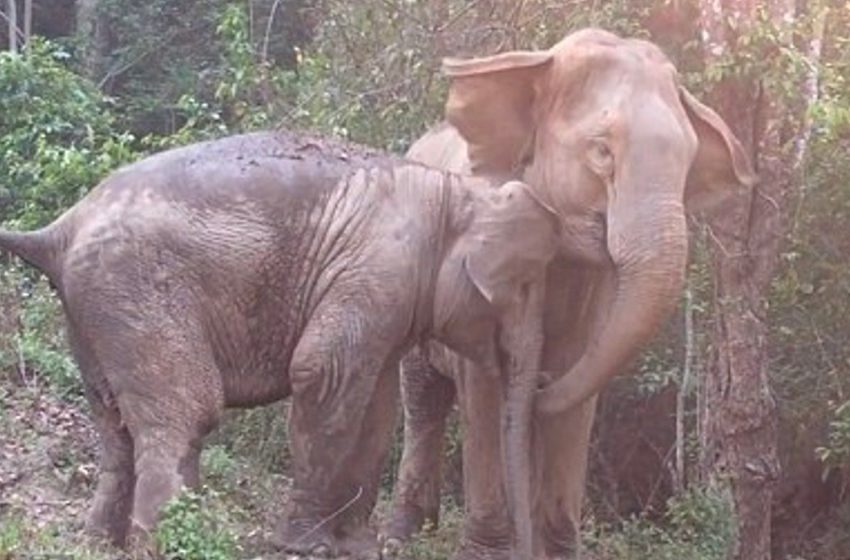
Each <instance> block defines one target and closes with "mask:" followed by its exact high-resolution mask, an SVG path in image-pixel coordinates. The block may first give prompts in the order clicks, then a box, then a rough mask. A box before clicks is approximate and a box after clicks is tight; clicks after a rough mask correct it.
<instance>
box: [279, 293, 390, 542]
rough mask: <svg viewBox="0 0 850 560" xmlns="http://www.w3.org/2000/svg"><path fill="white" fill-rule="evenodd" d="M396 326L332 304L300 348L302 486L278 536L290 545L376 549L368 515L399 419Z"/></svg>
mask: <svg viewBox="0 0 850 560" xmlns="http://www.w3.org/2000/svg"><path fill="white" fill-rule="evenodd" d="M354 327H356V328H354ZM397 328H398V327H397V326H395V325H381V326H379V325H376V324H374V322H370V321H369V315H367V314H365V313H362V312H360V311H359V310H357V309H356V308H351V307H350V306H347V307H345V308H342V307H337V306H330V305H329V306H324V308H322V307H320V308H319V309H318V310H317V312H316V313H315V314H314V315H313V317H312V318H311V320H310V322H309V324H308V325H307V328H306V329H305V331H304V333H303V335H302V337H301V339H300V341H299V343H298V345H297V347H296V349H295V352H294V355H293V358H292V362H291V366H290V378H291V381H292V391H293V402H292V409H291V416H290V424H289V427H290V434H291V445H292V455H293V464H294V484H293V490H292V493H291V496H290V501H289V503H288V504H287V512H286V516H285V518H284V520H283V522H282V524H281V526H280V528H279V529H278V531H277V535H276V541H277V544H278V545H279V546H281V547H283V548H284V549H285V550H287V551H288V552H290V553H296V554H308V555H327V554H331V555H346V554H349V555H352V557H353V558H375V557H377V540H376V538H375V535H374V532H373V531H372V530H371V528H370V527H369V525H368V522H369V516H370V514H371V512H372V509H373V507H374V505H375V501H376V499H377V493H378V486H379V482H380V471H381V466H382V465H383V463H384V459H385V457H386V454H387V451H388V449H389V445H390V442H391V435H392V433H391V431H392V428H393V424H394V419H395V407H396V400H397V395H398V385H397V383H398V381H397V376H398V374H397V372H396V371H394V368H392V367H391V366H393V365H395V364H396V363H397V360H398V357H397V356H393V350H394V347H395V343H394V341H395V339H396V338H397V335H395V334H393V333H394V329H397ZM395 332H397V331H395Z"/></svg>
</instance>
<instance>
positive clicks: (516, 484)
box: [502, 372, 537, 560]
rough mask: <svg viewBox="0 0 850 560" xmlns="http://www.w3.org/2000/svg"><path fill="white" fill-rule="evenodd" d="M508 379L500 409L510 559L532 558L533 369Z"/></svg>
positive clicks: (534, 385) (534, 383) (522, 559)
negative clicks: (510, 528)
mask: <svg viewBox="0 0 850 560" xmlns="http://www.w3.org/2000/svg"><path fill="white" fill-rule="evenodd" d="M519 373H520V374H519V375H511V376H510V378H509V379H508V383H507V388H506V392H505V400H504V404H503V406H504V409H503V411H502V459H503V460H502V465H503V466H504V469H505V481H506V490H507V492H506V496H507V500H508V509H509V511H510V515H511V519H512V523H513V531H514V554H513V556H512V557H511V560H533V550H532V530H531V422H532V405H533V400H534V391H535V389H536V387H537V376H536V375H529V374H530V373H536V372H519Z"/></svg>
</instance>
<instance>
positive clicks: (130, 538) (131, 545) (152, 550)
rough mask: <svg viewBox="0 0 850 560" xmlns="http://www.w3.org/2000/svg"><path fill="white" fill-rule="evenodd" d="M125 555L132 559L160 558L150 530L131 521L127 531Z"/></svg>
mask: <svg viewBox="0 0 850 560" xmlns="http://www.w3.org/2000/svg"><path fill="white" fill-rule="evenodd" d="M127 557H128V558H131V559H132V560H156V559H158V558H160V555H159V551H158V550H157V546H156V540H155V539H154V537H153V533H151V531H150V530H148V529H145V528H144V527H142V526H141V525H138V524H136V523H132V524H131V525H130V529H129V531H128V532H127Z"/></svg>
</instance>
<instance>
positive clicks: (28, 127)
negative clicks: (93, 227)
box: [0, 41, 137, 228]
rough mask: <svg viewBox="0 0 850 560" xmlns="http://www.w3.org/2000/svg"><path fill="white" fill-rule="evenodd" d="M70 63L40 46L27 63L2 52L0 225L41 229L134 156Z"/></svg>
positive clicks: (100, 99)
mask: <svg viewBox="0 0 850 560" xmlns="http://www.w3.org/2000/svg"><path fill="white" fill-rule="evenodd" d="M68 57H69V55H68V53H67V52H65V51H64V50H62V49H60V48H59V47H57V46H55V45H52V44H50V43H47V42H44V41H35V42H34V44H33V45H32V49H31V52H30V54H29V56H27V57H24V56H23V55H21V54H13V53H10V52H3V53H0V160H2V161H3V162H4V165H3V166H0V222H2V221H3V220H10V219H14V220H15V221H16V222H17V223H16V225H17V226H20V227H23V228H33V227H36V226H40V225H44V224H45V223H46V222H48V221H50V220H52V219H53V218H55V217H56V216H57V215H58V214H59V212H60V211H61V210H63V209H65V208H68V207H69V206H71V205H72V204H73V203H74V202H76V201H77V199H79V198H80V196H82V195H83V194H84V193H85V192H86V191H87V190H89V189H90V188H91V187H93V186H94V185H95V184H96V183H97V181H98V180H99V179H100V178H101V177H102V176H103V175H105V174H106V173H107V172H109V171H111V170H112V169H114V168H115V167H117V166H118V165H120V164H122V163H124V162H127V161H130V160H132V159H134V158H135V157H136V155H137V154H136V153H135V152H134V150H133V148H132V140H133V138H132V136H131V135H129V134H126V133H118V132H116V131H115V130H114V129H113V125H114V117H113V115H112V113H111V111H110V106H109V104H110V100H108V99H107V98H105V97H104V96H103V95H102V94H101V93H100V92H99V91H98V90H97V88H96V87H94V85H93V84H91V83H89V82H88V81H87V80H85V79H83V78H81V77H79V76H77V75H76V74H74V73H73V72H72V71H71V70H70V69H69V68H68V67H67V66H66V65H65V62H66V61H67V59H68Z"/></svg>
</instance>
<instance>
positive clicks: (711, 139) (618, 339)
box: [383, 29, 754, 560]
mask: <svg viewBox="0 0 850 560" xmlns="http://www.w3.org/2000/svg"><path fill="white" fill-rule="evenodd" d="M444 70H445V72H446V73H447V74H448V76H449V78H450V84H449V97H448V101H447V104H446V117H447V121H448V122H447V123H443V124H441V125H439V126H437V127H436V128H434V129H433V130H432V131H430V132H429V133H427V134H426V135H425V136H424V137H422V138H421V139H420V140H419V141H417V142H416V143H415V144H414V146H413V147H412V148H411V150H410V152H409V154H408V156H409V157H411V158H412V159H415V160H418V161H422V162H424V163H427V164H429V165H433V166H435V167H439V168H443V169H447V170H452V171H456V172H461V173H468V174H474V175H478V176H482V177H489V178H497V179H498V180H499V181H503V180H506V179H508V178H520V179H522V180H523V181H524V182H526V183H527V184H529V185H530V187H531V188H532V189H533V190H534V191H535V193H537V196H538V197H539V198H540V199H541V200H543V201H544V202H545V203H546V204H548V205H549V206H551V207H552V208H553V209H554V210H555V211H556V212H557V213H558V215H559V216H560V217H561V218H562V219H565V220H566V221H567V222H568V223H573V224H585V226H582V227H588V226H587V225H588V224H593V223H599V222H601V223H604V228H605V236H606V249H607V251H606V253H607V255H606V257H607V258H605V259H602V260H601V261H598V262H595V263H593V262H588V261H585V262H578V261H572V262H570V261H569V260H567V259H558V260H557V261H555V262H553V263H552V264H551V265H550V266H549V269H548V271H547V281H546V289H545V295H546V301H545V310H546V315H545V321H544V323H545V327H544V346H543V347H544V353H543V360H542V361H543V368H544V369H545V370H547V375H548V377H549V378H550V380H551V383H550V384H549V385H548V386H547V387H546V388H545V389H544V390H543V391H542V392H540V393H539V394H538V397H537V399H536V402H535V406H536V410H537V412H538V415H537V418H536V421H535V425H534V430H533V434H532V442H531V445H532V451H533V452H532V457H533V458H534V469H533V475H534V483H533V486H532V496H533V497H534V504H533V516H532V525H533V533H534V536H533V539H534V543H533V547H534V550H535V557H536V558H541V559H542V558H565V557H574V556H575V555H576V554H577V550H578V530H579V524H580V517H581V503H582V498H583V491H584V476H585V470H586V463H587V452H588V443H589V437H590V428H591V425H592V420H593V413H594V409H595V401H596V394H597V392H598V391H599V390H600V389H601V388H602V387H603V386H604V385H605V383H607V381H608V380H609V379H610V378H611V377H612V376H613V375H614V374H615V373H616V372H617V371H619V370H620V369H622V368H623V367H624V365H625V363H626V362H627V361H628V360H629V359H630V358H631V357H632V356H634V354H635V353H636V352H637V351H638V350H639V349H640V347H641V346H642V345H643V344H644V343H645V342H647V340H648V339H649V338H650V337H651V336H652V335H653V334H654V333H655V332H656V330H657V329H658V327H659V325H660V323H661V322H662V321H663V319H664V318H665V317H666V316H667V315H668V314H669V312H670V311H671V310H672V308H673V306H674V305H675V302H676V301H677V299H678V297H679V294H680V292H681V287H682V283H683V279H684V275H685V266H686V258H687V231H686V226H685V223H686V221H685V207H686V206H687V207H688V209H689V210H699V209H702V208H707V207H709V206H711V205H712V204H715V203H717V202H719V201H720V200H723V199H724V198H727V197H728V195H729V194H730V193H733V192H735V191H739V190H741V188H742V187H745V186H751V185H752V184H753V182H754V175H753V172H752V170H751V167H750V163H749V160H748V157H747V155H746V154H745V153H744V152H743V149H742V147H741V145H740V143H739V142H738V141H737V140H736V139H735V138H734V136H733V135H732V133H731V132H730V130H729V128H728V127H727V125H726V124H725V123H724V122H723V121H722V120H721V119H720V117H718V115H717V114H716V113H714V111H712V110H711V109H709V108H708V107H706V106H705V105H703V104H702V103H700V102H699V101H697V100H696V99H695V98H694V97H693V96H692V95H691V94H690V93H688V92H687V91H686V90H685V89H684V88H683V87H682V86H681V84H680V82H679V79H678V76H677V73H676V70H675V68H674V67H673V65H672V64H671V63H670V61H669V60H668V59H667V58H666V57H665V56H664V55H663V54H662V52H661V51H660V50H659V49H658V48H657V47H655V46H654V45H652V44H651V43H648V42H645V41H639V40H629V39H621V38H619V37H616V36H615V35H612V34H610V33H607V32H605V31H600V30H593V29H590V30H583V31H579V32H576V33H574V34H571V35H569V36H567V37H566V38H565V39H564V40H562V41H561V42H560V43H558V44H557V45H555V46H554V47H552V48H551V49H549V50H546V51H521V52H510V53H504V54H500V55H496V56H491V57H486V58H481V59H474V60H465V61H459V60H447V61H446V62H445V63H444ZM480 367H481V365H480V364H472V363H470V362H469V361H466V360H463V358H462V357H459V356H457V355H456V354H454V353H453V352H451V351H450V350H447V349H446V348H444V347H442V346H441V345H439V344H435V343H427V344H423V345H420V346H419V347H418V348H417V349H415V350H414V352H413V353H412V354H411V355H410V356H408V357H406V358H405V360H404V362H403V364H402V371H403V375H402V391H403V401H404V413H405V439H404V451H403V457H402V463H401V466H400V473H399V478H398V483H397V485H396V488H395V492H394V503H393V510H392V513H391V516H390V519H389V520H388V522H387V523H386V525H385V527H384V528H383V533H384V537H385V539H386V542H387V547H386V548H387V549H388V550H391V549H393V548H396V547H397V546H398V543H399V542H400V541H403V540H405V539H407V538H409V537H410V535H411V534H413V533H414V532H415V531H416V530H418V529H419V528H420V527H421V526H422V525H423V523H424V522H425V520H427V519H430V520H431V521H433V522H436V520H437V517H438V513H439V496H440V466H441V465H440V462H441V457H442V455H443V453H442V446H443V433H444V431H445V421H446V415H447V414H448V412H449V410H450V408H451V406H452V401H453V399H454V397H455V394H456V395H457V400H458V404H459V408H460V414H461V422H462V425H463V429H464V431H465V437H464V439H463V461H464V492H465V510H466V512H465V514H466V515H465V525H464V537H463V538H464V541H463V544H462V546H461V547H460V550H459V551H458V553H457V556H456V558H457V559H459V560H473V559H485V558H486V559H503V558H508V551H509V545H510V543H511V524H510V522H509V517H508V516H507V513H506V512H508V511H510V508H508V507H506V504H509V503H510V500H508V499H507V498H506V497H505V496H504V494H503V490H502V487H503V486H502V480H503V478H502V477H503V476H504V472H505V470H504V468H505V467H504V466H503V465H502V461H501V457H500V444H499V431H498V430H497V429H495V427H494V426H495V425H497V424H498V418H499V417H500V407H501V400H500V398H499V393H498V388H497V387H494V386H486V385H485V384H484V383H483V382H482V381H481V380H483V379H486V376H485V375H482V374H481V372H480V371H479V370H480Z"/></svg>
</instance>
